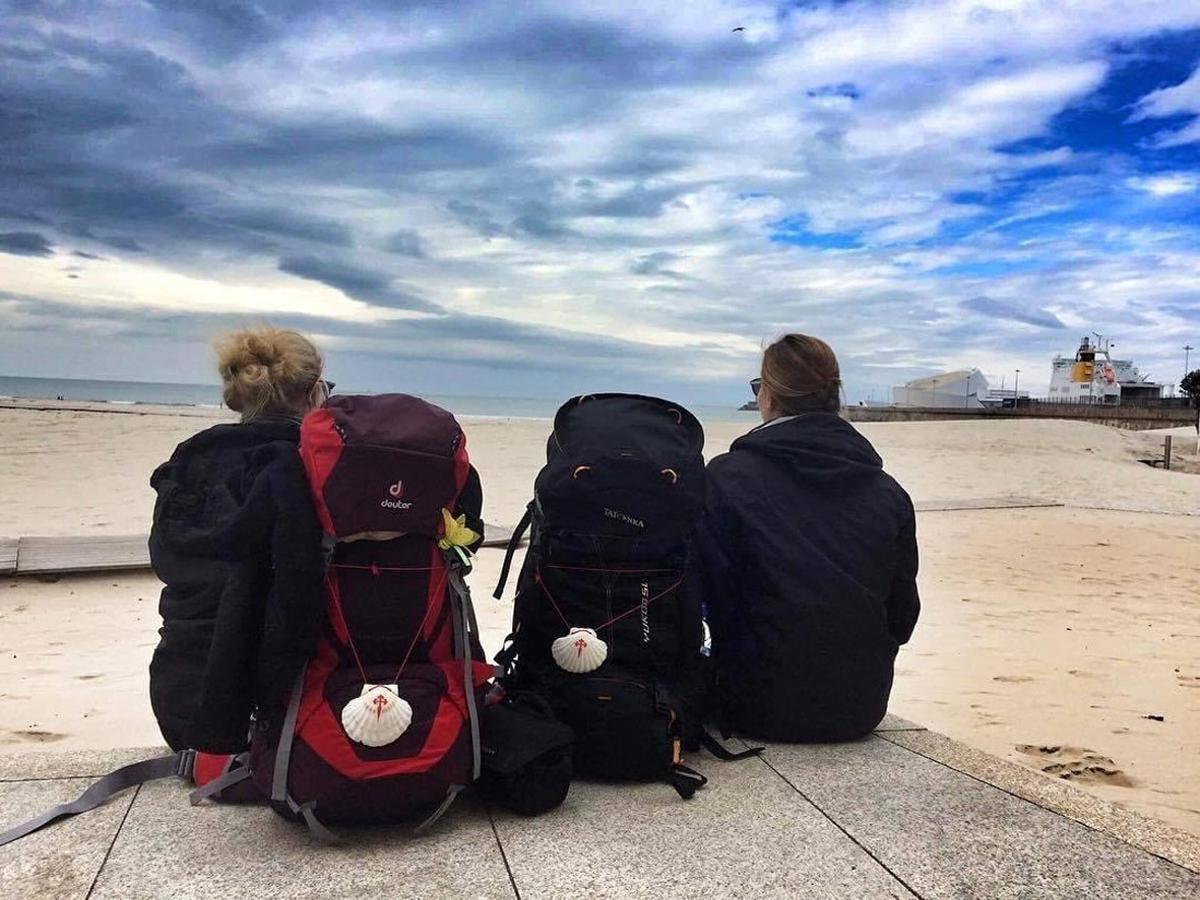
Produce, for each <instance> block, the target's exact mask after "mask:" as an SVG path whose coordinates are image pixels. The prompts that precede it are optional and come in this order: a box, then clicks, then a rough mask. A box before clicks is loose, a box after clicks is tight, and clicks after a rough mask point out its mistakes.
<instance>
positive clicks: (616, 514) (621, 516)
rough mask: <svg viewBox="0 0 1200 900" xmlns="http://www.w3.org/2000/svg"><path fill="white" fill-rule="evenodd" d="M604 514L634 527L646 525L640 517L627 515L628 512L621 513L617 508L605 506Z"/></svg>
mask: <svg viewBox="0 0 1200 900" xmlns="http://www.w3.org/2000/svg"><path fill="white" fill-rule="evenodd" d="M604 514H605V515H606V516H608V517H609V518H610V519H616V520H617V521H618V522H624V523H625V524H627V525H632V526H633V527H634V528H645V527H646V523H645V522H643V521H642V520H641V519H635V518H634V517H633V516H631V515H629V514H628V513H623V512H621V511H620V510H619V509H608V508H607V507H606V508H605V510H604Z"/></svg>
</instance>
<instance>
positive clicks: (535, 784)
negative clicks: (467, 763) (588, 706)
mask: <svg viewBox="0 0 1200 900" xmlns="http://www.w3.org/2000/svg"><path fill="white" fill-rule="evenodd" d="M479 721H480V741H481V745H482V746H481V749H482V770H481V772H480V775H479V780H478V781H477V782H476V783H475V785H476V787H477V788H478V790H479V793H480V795H482V796H483V798H484V799H485V800H486V801H487V802H489V803H492V804H494V805H496V806H499V807H501V808H502V809H507V810H510V811H511V812H515V813H520V814H521V815H523V816H536V815H539V814H540V813H544V812H547V811H548V810H551V809H554V808H555V807H556V806H558V805H560V804H561V803H562V802H563V800H565V799H566V798H567V791H568V790H569V789H570V787H571V775H572V764H571V753H572V747H573V745H574V743H575V733H574V732H573V731H572V730H571V729H570V728H569V727H567V726H566V725H564V724H563V723H562V722H560V721H558V719H556V718H555V717H554V711H553V710H552V709H551V708H550V704H549V703H548V702H546V699H545V698H544V697H542V696H541V695H539V694H536V693H534V692H533V691H516V692H513V693H509V694H506V695H504V696H502V697H501V698H500V699H499V701H497V702H494V703H487V704H485V705H484V707H483V709H482V710H481V711H480V717H479Z"/></svg>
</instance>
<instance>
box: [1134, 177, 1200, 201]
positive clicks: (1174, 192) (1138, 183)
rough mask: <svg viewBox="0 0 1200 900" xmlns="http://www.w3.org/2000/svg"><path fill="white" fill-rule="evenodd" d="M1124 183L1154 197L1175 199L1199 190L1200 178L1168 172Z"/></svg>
mask: <svg viewBox="0 0 1200 900" xmlns="http://www.w3.org/2000/svg"><path fill="white" fill-rule="evenodd" d="M1125 183H1126V184H1128V185H1129V186H1130V187H1131V188H1135V189H1137V190H1139V191H1145V192H1146V193H1148V194H1151V195H1152V196H1155V197H1175V196H1178V195H1180V194H1190V193H1192V192H1193V191H1195V190H1196V189H1197V188H1200V176H1197V175H1194V174H1192V173H1190V172H1169V173H1166V174H1163V175H1151V176H1148V177H1145V178H1130V179H1128V180H1127V181H1126V182H1125Z"/></svg>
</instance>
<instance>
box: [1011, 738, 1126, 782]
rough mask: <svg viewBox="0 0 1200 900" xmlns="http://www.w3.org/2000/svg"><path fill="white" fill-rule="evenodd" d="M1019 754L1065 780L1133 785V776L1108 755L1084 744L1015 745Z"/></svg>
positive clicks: (1042, 769) (1048, 773)
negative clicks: (1123, 770) (1127, 773)
mask: <svg viewBox="0 0 1200 900" xmlns="http://www.w3.org/2000/svg"><path fill="white" fill-rule="evenodd" d="M1016 750H1017V752H1018V753H1021V754H1024V755H1025V756H1029V757H1033V758H1034V762H1033V763H1032V765H1034V766H1036V767H1037V768H1038V769H1040V770H1041V771H1043V772H1045V773H1046V774H1047V775H1054V776H1056V777H1058V778H1062V779H1063V780H1064V781H1082V782H1085V783H1088V784H1109V785H1112V786H1113V787H1133V786H1134V784H1135V782H1134V780H1133V779H1132V778H1130V777H1129V776H1128V775H1126V774H1125V773H1124V772H1122V771H1121V770H1120V769H1119V768H1117V764H1116V763H1115V762H1113V761H1112V760H1111V759H1110V758H1109V757H1107V756H1101V755H1100V754H1099V753H1096V752H1095V751H1094V750H1088V749H1087V748H1086V747H1067V746H1063V745H1061V744H1017V746H1016Z"/></svg>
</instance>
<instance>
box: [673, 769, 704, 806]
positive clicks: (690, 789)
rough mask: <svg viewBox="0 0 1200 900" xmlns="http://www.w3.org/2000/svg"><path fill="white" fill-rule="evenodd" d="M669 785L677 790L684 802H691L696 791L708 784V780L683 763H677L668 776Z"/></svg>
mask: <svg viewBox="0 0 1200 900" xmlns="http://www.w3.org/2000/svg"><path fill="white" fill-rule="evenodd" d="M667 783H668V784H669V785H671V787H673V788H675V790H677V791H678V792H679V796H680V797H682V798H683V799H684V800H691V799H692V795H693V794H695V793H696V791H698V790H699V789H700V788H702V787H704V786H705V785H706V784H708V779H707V778H705V777H704V776H703V775H701V774H700V773H699V772H697V771H696V770H695V769H692V768H689V767H688V766H685V765H683V763H675V765H673V766H671V771H670V773H669V774H668V775H667Z"/></svg>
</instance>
